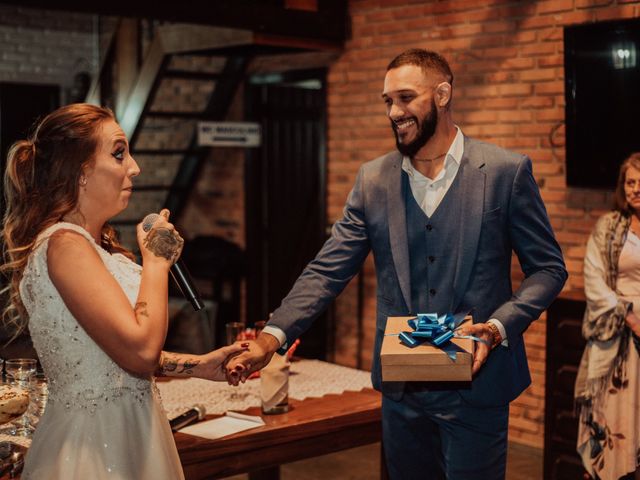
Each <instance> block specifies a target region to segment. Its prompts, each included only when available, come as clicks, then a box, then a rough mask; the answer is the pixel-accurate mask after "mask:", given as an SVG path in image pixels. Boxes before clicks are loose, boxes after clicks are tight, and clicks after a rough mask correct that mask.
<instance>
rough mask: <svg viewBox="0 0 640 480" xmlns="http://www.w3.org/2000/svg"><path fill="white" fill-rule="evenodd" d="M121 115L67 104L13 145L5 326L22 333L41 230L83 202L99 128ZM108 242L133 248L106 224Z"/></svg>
mask: <svg viewBox="0 0 640 480" xmlns="http://www.w3.org/2000/svg"><path fill="white" fill-rule="evenodd" d="M107 120H115V117H114V115H113V112H111V110H109V109H106V108H102V107H97V106H95V105H90V104H86V103H76V104H72V105H67V106H64V107H61V108H59V109H57V110H55V111H54V112H52V113H50V114H49V115H47V116H46V117H45V118H44V119H43V120H42V121H40V122H39V123H38V124H37V125H36V127H35V130H34V131H33V133H32V134H31V135H30V136H29V138H27V139H25V140H19V141H17V142H16V143H14V144H13V145H12V146H11V148H10V149H9V153H8V155H7V168H6V171H5V175H4V195H5V203H6V211H5V214H4V222H3V224H4V228H3V230H2V237H3V240H4V244H3V257H4V262H3V264H2V265H1V266H0V272H1V273H2V274H4V275H5V277H6V279H7V280H8V282H9V283H8V285H7V286H6V287H5V288H4V289H3V293H5V294H6V293H8V302H7V306H6V308H5V309H4V310H3V312H2V320H3V322H4V324H5V325H12V326H14V327H15V328H16V333H15V335H18V334H19V333H20V332H21V331H22V330H23V329H24V328H25V327H26V325H27V322H28V316H27V313H26V310H25V308H24V304H23V303H22V299H21V298H20V292H19V285H20V280H21V279H22V275H23V272H24V269H25V267H26V265H27V261H28V258H29V254H30V253H31V252H32V251H33V249H34V247H35V243H36V239H37V237H38V234H39V233H40V232H42V231H43V230H45V229H46V228H48V227H50V226H51V225H53V224H55V223H57V222H59V221H61V220H62V218H63V217H64V216H65V215H66V214H68V213H70V212H72V211H73V210H74V209H75V208H76V207H77V203H78V192H79V186H80V176H81V175H82V173H83V169H84V167H85V166H88V165H89V164H90V163H91V162H92V161H93V160H94V155H95V152H96V150H97V147H98V135H97V131H98V128H99V127H100V126H101V125H102V123H103V122H105V121H107ZM102 246H103V247H104V248H106V249H107V250H109V251H111V252H114V253H115V252H118V253H124V254H126V255H127V256H129V257H130V258H131V257H132V255H131V253H130V252H128V251H127V250H125V249H124V248H123V247H121V246H120V245H119V243H118V241H117V238H116V235H115V230H113V228H112V227H110V226H108V225H106V226H105V227H104V228H103V231H102Z"/></svg>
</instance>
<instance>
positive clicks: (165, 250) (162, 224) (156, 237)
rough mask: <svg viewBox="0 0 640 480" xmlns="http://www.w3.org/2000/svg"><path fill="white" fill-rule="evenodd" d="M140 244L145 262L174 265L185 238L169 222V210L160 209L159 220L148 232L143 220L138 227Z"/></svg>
mask: <svg viewBox="0 0 640 480" xmlns="http://www.w3.org/2000/svg"><path fill="white" fill-rule="evenodd" d="M137 237H138V245H139V246H140V252H141V253H142V258H143V261H144V262H149V261H152V262H160V263H165V264H166V265H167V266H171V265H173V264H174V263H175V262H176V260H178V258H179V257H180V254H181V253H182V247H183V245H184V240H183V239H182V237H181V236H180V234H179V233H178V232H177V231H176V229H175V227H174V226H173V224H171V223H169V210H167V209H166V208H165V209H163V210H161V211H160V215H159V217H158V218H157V220H156V221H155V222H154V223H153V225H152V226H151V229H150V230H149V231H148V232H145V231H144V229H143V226H142V222H141V223H139V224H138V227H137Z"/></svg>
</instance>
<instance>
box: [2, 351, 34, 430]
mask: <svg viewBox="0 0 640 480" xmlns="http://www.w3.org/2000/svg"><path fill="white" fill-rule="evenodd" d="M4 368H5V372H6V375H7V383H9V384H12V385H16V386H17V387H19V388H21V389H22V390H24V391H26V392H31V378H32V377H33V376H34V375H35V373H36V361H35V360H34V359H33V358H12V359H9V360H7V361H6V362H4ZM12 424H13V425H14V426H15V429H16V432H15V435H18V436H22V437H29V436H31V435H32V434H33V432H34V430H35V428H34V427H33V425H32V424H31V421H30V420H29V416H28V415H22V416H21V417H20V418H18V419H16V420H14V421H13V422H12Z"/></svg>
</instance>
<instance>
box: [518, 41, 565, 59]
mask: <svg viewBox="0 0 640 480" xmlns="http://www.w3.org/2000/svg"><path fill="white" fill-rule="evenodd" d="M518 52H519V54H520V55H522V56H523V57H526V56H528V55H534V56H535V55H538V56H539V55H551V54H554V53H557V47H556V42H545V43H534V44H527V45H522V46H521V47H519V48H518Z"/></svg>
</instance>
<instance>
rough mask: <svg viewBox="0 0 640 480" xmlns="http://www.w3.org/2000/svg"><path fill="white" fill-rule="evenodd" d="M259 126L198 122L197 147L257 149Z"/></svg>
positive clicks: (244, 123) (238, 123)
mask: <svg viewBox="0 0 640 480" xmlns="http://www.w3.org/2000/svg"><path fill="white" fill-rule="evenodd" d="M261 143H262V135H261V131H260V124H259V123H253V122H198V146H199V147H259V146H260V145H261Z"/></svg>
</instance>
